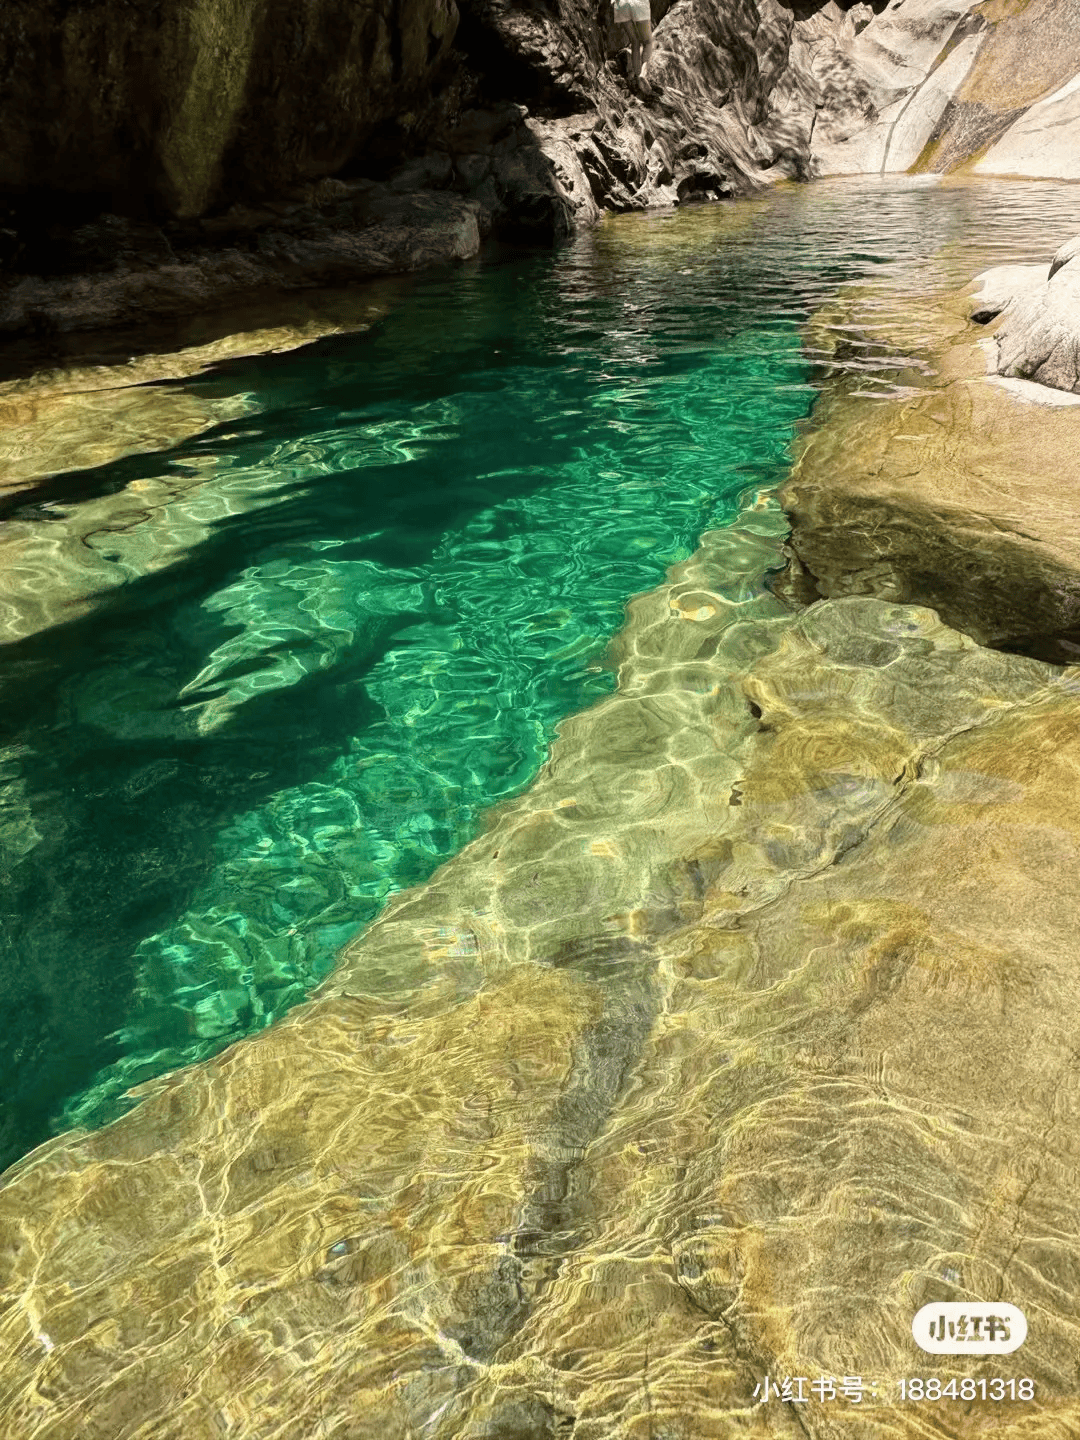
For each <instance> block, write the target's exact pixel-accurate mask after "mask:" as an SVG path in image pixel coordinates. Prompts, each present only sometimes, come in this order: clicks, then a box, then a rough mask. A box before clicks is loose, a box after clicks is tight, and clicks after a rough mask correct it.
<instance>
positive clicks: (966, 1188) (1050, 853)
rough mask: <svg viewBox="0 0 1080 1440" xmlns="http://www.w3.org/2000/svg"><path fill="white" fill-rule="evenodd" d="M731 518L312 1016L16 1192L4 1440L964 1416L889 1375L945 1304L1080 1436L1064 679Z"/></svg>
mask: <svg viewBox="0 0 1080 1440" xmlns="http://www.w3.org/2000/svg"><path fill="white" fill-rule="evenodd" d="M744 518H745V521H746V523H745V524H744V525H743V526H742V527H736V528H734V529H732V530H729V531H721V532H713V534H711V535H709V536H707V537H705V540H704V543H703V546H702V549H701V550H700V551H699V552H698V553H697V555H695V556H694V557H692V559H691V560H690V561H688V562H687V563H686V564H685V565H683V566H680V567H677V569H676V570H675V571H674V572H673V575H672V580H671V583H669V584H666V585H664V586H662V587H660V588H659V589H657V590H655V591H653V592H650V593H649V594H647V595H642V596H638V597H636V598H635V599H634V600H633V601H632V602H631V604H630V612H629V624H628V627H627V629H626V631H625V632H624V633H623V634H622V635H621V636H620V637H619V639H618V641H617V643H616V645H615V647H614V650H613V654H612V660H613V662H615V663H617V664H618V665H619V689H618V691H617V692H616V693H615V694H614V695H612V696H610V697H609V698H608V699H605V700H604V701H602V702H600V703H599V704H598V705H596V706H594V707H592V708H591V709H590V710H587V711H585V712H582V713H581V714H579V715H576V716H573V717H571V718H570V719H568V720H567V721H565V722H564V723H563V725H562V726H561V728H560V734H559V738H558V740H557V741H556V743H555V745H554V747H553V751H552V756H551V760H550V763H549V764H548V766H547V767H545V770H544V771H543V772H542V774H541V776H540V778H539V779H538V781H537V783H536V785H535V786H534V787H533V788H532V789H531V790H530V791H529V792H528V793H527V794H525V795H523V796H521V797H519V798H517V799H515V800H512V801H510V802H508V803H507V804H505V805H503V806H501V807H499V809H498V810H497V811H496V812H495V813H494V814H493V815H492V816H491V821H490V825H489V828H488V830H487V832H486V833H485V834H484V835H482V836H480V837H479V838H478V839H477V840H476V841H475V842H474V843H473V844H471V845H470V846H468V847H467V848H466V849H465V850H464V851H463V852H462V853H461V854H460V855H459V856H457V857H456V858H455V859H453V860H452V861H450V862H449V863H448V864H447V865H445V866H443V867H442V869H441V870H440V871H439V872H438V873H437V874H436V875H435V876H434V877H433V879H432V881H431V882H430V883H429V884H427V885H424V886H422V887H418V888H417V889H415V890H413V891H409V892H405V893H402V894H401V895H398V896H396V897H394V899H393V900H392V901H391V903H390V905H389V906H388V908H387V910H386V912H385V914H384V916H383V917H382V918H381V919H380V920H379V921H378V922H376V924H374V925H373V926H372V927H371V929H370V930H369V931H368V932H367V933H366V934H365V935H364V936H363V937H362V938H361V939H360V940H359V941H357V942H356V943H355V944H353V945H351V946H349V947H348V949H347V951H346V953H345V956H344V957H343V965H342V967H341V968H340V969H339V970H338V971H337V972H336V973H335V974H334V975H333V976H332V977H331V979H330V981H329V982H328V983H327V985H326V986H325V987H324V988H323V991H322V992H321V994H319V995H318V996H316V997H315V998H314V999H313V1001H312V1002H311V1003H309V1004H308V1005H306V1006H304V1007H302V1008H300V1009H299V1010H297V1011H295V1012H293V1013H292V1014H291V1015H290V1016H289V1017H288V1018H287V1019H286V1020H284V1021H283V1022H282V1023H280V1024H279V1025H277V1026H275V1027H274V1028H272V1029H270V1030H268V1031H264V1032H263V1033H261V1034H259V1035H258V1036H256V1037H253V1038H251V1039H248V1040H245V1041H243V1042H241V1043H240V1044H238V1045H235V1046H233V1047H232V1048H231V1049H230V1050H229V1051H227V1052H225V1053H224V1054H223V1055H221V1056H219V1057H217V1058H216V1059H214V1060H212V1061H210V1062H208V1063H207V1064H204V1065H200V1066H196V1067H193V1068H191V1069H189V1070H186V1071H181V1072H178V1073H176V1074H174V1075H173V1076H169V1077H165V1078H163V1079H160V1080H157V1081H154V1082H151V1083H150V1084H148V1085H147V1086H145V1087H144V1088H143V1094H144V1096H145V1098H144V1099H143V1102H142V1104H141V1106H140V1107H139V1108H138V1109H136V1110H135V1111H134V1112H132V1113H131V1114H129V1115H127V1116H125V1117H124V1118H122V1119H121V1120H119V1121H117V1122H116V1123H114V1124H113V1125H111V1126H110V1127H108V1128H107V1129H105V1130H102V1131H99V1132H97V1133H95V1134H90V1135H87V1134H79V1133H74V1134H71V1135H67V1136H61V1137H58V1138H57V1139H56V1140H54V1141H52V1142H50V1143H49V1144H48V1145H46V1146H44V1147H42V1149H41V1150H39V1151H38V1152H37V1153H36V1154H34V1155H32V1156H30V1157H28V1158H27V1159H26V1160H25V1161H23V1162H22V1163H21V1164H20V1165H18V1166H17V1167H15V1168H14V1169H13V1170H12V1171H10V1172H8V1174H7V1176H6V1177H5V1184H4V1186H3V1188H2V1189H0V1224H2V1226H3V1229H4V1233H5V1234H6V1235H7V1236H8V1243H7V1245H6V1247H5V1248H4V1250H3V1253H2V1255H0V1276H2V1284H0V1295H2V1296H3V1297H4V1298H3V1300H2V1302H0V1336H2V1338H3V1344H2V1345H0V1370H2V1372H3V1387H2V1393H3V1395H4V1397H5V1398H4V1400H3V1402H2V1410H0V1418H2V1420H3V1423H4V1425H6V1427H7V1428H8V1429H9V1430H10V1431H11V1432H12V1433H31V1432H32V1433H34V1434H36V1435H38V1436H40V1437H42V1440H62V1437H67V1436H76V1435H79V1436H85V1435H87V1434H101V1435H106V1434H107V1435H108V1436H109V1437H110V1440H124V1437H125V1436H128V1435H134V1434H136V1433H144V1432H146V1431H148V1430H151V1429H152V1430H153V1433H154V1434H155V1435H160V1436H162V1437H166V1440H167V1437H173V1436H175V1437H177V1440H179V1437H180V1436H181V1435H182V1436H184V1437H185V1440H186V1437H190V1436H192V1435H198V1436H201V1435H204V1434H205V1435H207V1436H209V1435H211V1434H213V1433H215V1431H216V1430H220V1429H222V1428H223V1427H224V1428H228V1427H229V1426H232V1427H234V1428H237V1429H239V1430H242V1431H243V1433H244V1434H245V1436H250V1437H252V1440H255V1437H260V1436H263V1435H265V1436H267V1437H269V1436H270V1435H272V1434H275V1433H278V1431H280V1429H281V1427H282V1426H283V1425H284V1426H286V1427H287V1428H289V1429H290V1430H291V1431H295V1432H297V1433H299V1432H303V1431H306V1430H313V1429H317V1428H319V1427H320V1426H321V1427H322V1428H328V1429H330V1430H333V1429H335V1428H337V1429H348V1431H349V1433H351V1434H355V1435H357V1436H371V1437H372V1440H374V1437H376V1436H378V1437H385V1436H391V1435H393V1436H396V1435H406V1434H411V1433H420V1432H421V1431H422V1432H423V1433H425V1434H426V1435H430V1436H432V1437H434V1440H450V1437H460V1436H464V1435H468V1436H476V1437H481V1436H496V1435H498V1436H509V1435H519V1434H520V1435H522V1436H524V1435H528V1436H536V1435H552V1436H560V1435H566V1434H569V1433H570V1431H571V1430H572V1431H573V1434H574V1436H575V1437H581V1440H607V1437H610V1436H612V1435H615V1434H619V1435H622V1434H625V1435H636V1434H639V1433H640V1434H642V1435H644V1434H647V1433H650V1432H651V1433H653V1434H654V1435H659V1434H661V1433H664V1434H680V1433H689V1434H702V1435H706V1434H708V1435H712V1434H716V1435H717V1436H719V1435H721V1434H723V1435H726V1434H728V1433H735V1431H736V1430H737V1429H739V1428H740V1427H743V1426H745V1425H746V1423H747V1416H748V1415H750V1416H751V1417H753V1418H752V1422H751V1423H752V1424H753V1426H754V1427H755V1433H760V1434H765V1435H773V1434H775V1435H778V1436H779V1435H787V1434H789V1433H790V1434H796V1433H799V1434H802V1433H807V1434H811V1435H818V1436H821V1437H825V1436H835V1435H851V1436H852V1437H855V1436H863V1435H867V1434H870V1433H875V1434H876V1433H878V1432H879V1431H880V1432H882V1433H885V1432H887V1433H889V1434H893V1435H897V1436H901V1437H906V1436H911V1437H915V1436H916V1435H918V1436H926V1435H940V1436H942V1437H944V1436H945V1435H946V1433H948V1434H950V1435H951V1434H954V1433H964V1434H967V1433H972V1434H974V1433H976V1430H977V1428H978V1427H977V1425H975V1426H974V1428H972V1429H970V1430H963V1429H962V1428H961V1430H960V1431H959V1432H957V1431H956V1429H955V1425H954V1424H953V1422H952V1420H950V1421H948V1424H947V1425H946V1421H945V1420H944V1419H939V1418H938V1411H937V1410H936V1409H931V1408H930V1407H928V1406H926V1405H920V1404H909V1405H908V1406H903V1405H901V1404H898V1403H897V1388H896V1381H897V1380H898V1378H899V1377H901V1376H906V1375H908V1374H909V1373H910V1372H911V1367H912V1361H911V1354H912V1342H911V1334H910V1323H911V1317H912V1316H913V1315H914V1313H915V1311H916V1310H917V1309H918V1308H919V1307H920V1305H921V1304H923V1303H924V1302H926V1301H928V1300H930V1299H935V1298H936V1299H954V1298H962V1297H965V1296H974V1297H976V1298H982V1297H992V1298H999V1299H1002V1300H1007V1301H1008V1302H1010V1303H1013V1304H1016V1305H1019V1306H1020V1308H1021V1309H1024V1310H1026V1312H1027V1313H1028V1314H1029V1316H1035V1315H1037V1316H1038V1317H1039V1322H1038V1324H1037V1325H1033V1326H1032V1330H1031V1333H1030V1335H1029V1339H1028V1342H1027V1345H1026V1347H1025V1350H1024V1374H1025V1375H1028V1376H1031V1377H1033V1380H1034V1382H1035V1385H1036V1387H1037V1393H1038V1395H1039V1396H1040V1397H1042V1398H1043V1400H1044V1403H1046V1405H1047V1407H1048V1408H1047V1410H1046V1411H1040V1410H1039V1409H1037V1408H1036V1409H1031V1408H1029V1407H1025V1408H1024V1410H1023V1412H1020V1410H1019V1407H1017V1410H1016V1411H1011V1410H1009V1411H1007V1410H1005V1409H1002V1410H1001V1411H1000V1412H997V1418H995V1434H999V1435H1003V1436H1006V1437H1008V1436H1012V1435H1015V1436H1017V1437H1018V1436H1019V1434H1020V1428H1018V1427H1020V1426H1021V1425H1022V1427H1023V1433H1024V1434H1025V1435H1029V1434H1036V1435H1038V1434H1045V1435H1047V1436H1049V1435H1050V1434H1051V1433H1056V1430H1055V1427H1060V1426H1061V1425H1065V1426H1066V1427H1067V1426H1069V1425H1074V1424H1076V1423H1078V1421H1080V1414H1078V1413H1077V1410H1076V1401H1075V1398H1073V1397H1072V1394H1071V1375H1072V1363H1073V1354H1074V1346H1073V1343H1072V1336H1073V1333H1074V1330H1075V1326H1076V1324H1077V1323H1078V1322H1080V1309H1078V1306H1080V1301H1078V1300H1077V1298H1076V1297H1077V1288H1076V1286H1075V1285H1073V1284H1072V1283H1071V1279H1070V1277H1071V1276H1072V1274H1073V1273H1074V1272H1075V1270H1076V1268H1077V1266H1078V1265H1080V1251H1078V1247H1077V1242H1076V1239H1075V1233H1076V1227H1075V1223H1074V1214H1073V1209H1074V1196H1075V1193H1076V1188H1077V1184H1078V1181H1080V1174H1078V1166H1077V1157H1076V1154H1075V1153H1074V1152H1075V1146H1074V1145H1073V1144H1072V1143H1071V1139H1070V1133H1069V1130H1068V1127H1067V1126H1064V1125H1063V1124H1062V1123H1061V1121H1060V1116H1061V1115H1062V1114H1064V1113H1067V1112H1068V1108H1069V1106H1070V1105H1072V1104H1074V1103H1075V1102H1076V1100H1077V1098H1078V1096H1077V1095H1076V1094H1075V1093H1074V1092H1075V1091H1076V1090H1077V1083H1078V1082H1077V1077H1076V1074H1075V1066H1074V1065H1073V1063H1072V1058H1071V1057H1072V1054H1073V1050H1074V1048H1075V1046H1074V1040H1073V1037H1072V1033H1071V1018H1070V1017H1071V1015H1072V1013H1073V1012H1074V1010H1075V1008H1076V1004H1077V1002H1078V997H1077V994H1076V989H1077V985H1078V983H1080V981H1078V978H1077V973H1076V966H1075V963H1074V953H1075V947H1074V943H1073V940H1074V936H1075V932H1076V927H1077V923H1078V921H1080V893H1078V891H1077V883H1076V874H1077V866H1076V851H1077V846H1078V842H1080V833H1078V831H1077V823H1076V814H1077V807H1076V804H1075V793H1074V791H1075V773H1076V769H1077V766H1078V764H1080V755H1078V754H1077V753H1076V751H1077V744H1078V741H1077V737H1078V736H1080V726H1078V724H1077V721H1078V719H1080V709H1078V706H1080V697H1078V696H1077V694H1076V690H1075V686H1074V685H1073V683H1072V681H1071V678H1070V677H1069V676H1064V677H1063V676H1061V675H1059V674H1056V673H1055V672H1053V671H1050V670H1048V669H1047V667H1045V666H1043V665H1041V664H1040V663H1038V662H1037V661H1034V660H1030V659H1026V658H1020V657H1016V656H1011V655H1004V654H1000V653H996V652H993V651H987V650H983V649H980V648H979V647H978V646H976V645H975V644H974V643H973V642H972V641H971V640H969V639H968V638H966V637H965V636H963V635H960V634H958V633H956V632H955V631H953V630H950V629H948V628H947V627H946V626H944V625H943V624H942V623H941V622H940V621H939V620H938V619H937V617H936V616H934V615H933V614H932V613H931V612H929V611H926V610H919V609H913V608H910V607H905V606H897V605H891V604H888V603H885V602H882V601H876V600H866V599H848V600H838V601H833V602H830V603H827V604H823V605H820V606H816V607H814V609H812V610H811V611H809V612H807V613H806V614H804V615H802V616H799V617H792V616H790V615H784V614H783V613H782V612H781V611H780V608H779V606H778V604H777V602H776V601H775V600H773V599H772V598H771V597H770V596H769V595H767V594H765V593H763V592H762V591H761V589H760V587H759V585H758V583H757V577H758V576H759V575H760V574H761V571H762V568H763V566H764V564H765V563H767V560H768V557H769V556H770V555H771V554H773V553H774V549H773V547H774V545H775V537H773V538H770V534H769V532H770V531H772V532H775V531H777V529H778V528H780V526H781V525H782V520H781V519H780V517H779V516H778V515H776V514H775V513H773V514H768V513H766V514H762V515H754V514H747V515H746V516H745V517H744ZM765 522H768V523H765ZM759 532H761V533H759ZM720 576H726V577H728V579H727V582H726V583H725V584H723V585H722V586H721V585H720V584H719V583H718V578H719V577H720ZM1048 896H1052V903H1048V898H1047V897H1048ZM194 1366H197V1367H198V1373H199V1383H198V1385H197V1386H191V1385H188V1384H187V1383H186V1377H187V1376H188V1375H190V1374H191V1373H192V1367H194ZM935 1370H936V1371H937V1372H938V1373H941V1374H945V1373H946V1371H947V1372H948V1373H949V1374H952V1373H956V1374H958V1375H962V1374H967V1373H969V1370H968V1367H967V1364H966V1362H963V1361H961V1362H955V1363H952V1364H950V1365H949V1366H935ZM853 1373H856V1374H858V1373H861V1374H862V1375H864V1376H865V1377H866V1379H867V1383H868V1384H869V1382H870V1379H871V1377H872V1379H873V1382H874V1383H875V1386H876V1393H875V1394H869V1393H868V1394H866V1395H865V1396H864V1397H863V1398H861V1399H860V1400H859V1402H858V1403H855V1402H854V1400H853V1399H852V1398H851V1396H850V1395H848V1396H845V1395H844V1394H842V1393H840V1392H839V1390H838V1393H837V1395H836V1397H835V1398H834V1399H832V1400H827V1401H819V1400H818V1399H817V1398H816V1397H810V1398H809V1399H808V1403H807V1404H806V1405H805V1406H804V1407H802V1408H801V1409H800V1412H799V1417H798V1428H797V1429H796V1428H795V1422H794V1421H793V1420H792V1417H791V1415H790V1414H789V1410H790V1409H791V1407H790V1406H788V1405H784V1404H780V1403H775V1402H774V1403H772V1404H768V1403H762V1402H761V1401H760V1397H759V1398H758V1399H755V1398H754V1394H753V1391H754V1387H755V1385H759V1384H760V1382H761V1381H762V1379H763V1377H764V1376H765V1375H771V1376H773V1377H779V1376H788V1375H804V1376H814V1377H818V1376H824V1377H835V1378H836V1382H837V1385H838V1386H839V1385H840V1384H841V1383H842V1377H844V1376H850V1375H852V1374H853ZM1020 1413H1022V1415H1023V1419H1022V1421H1019V1420H1018V1421H1016V1422H1015V1423H1014V1421H1013V1419H1012V1418H1011V1417H1012V1416H1013V1415H1014V1414H1020ZM1044 1413H1045V1414H1046V1416H1047V1419H1046V1423H1045V1424H1043V1422H1042V1420H1041V1418H1040V1417H1041V1416H1042V1415H1043V1414H1044ZM978 1423H979V1424H981V1423H982V1422H981V1421H979V1422H978ZM973 1425H974V1421H973Z"/></svg>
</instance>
